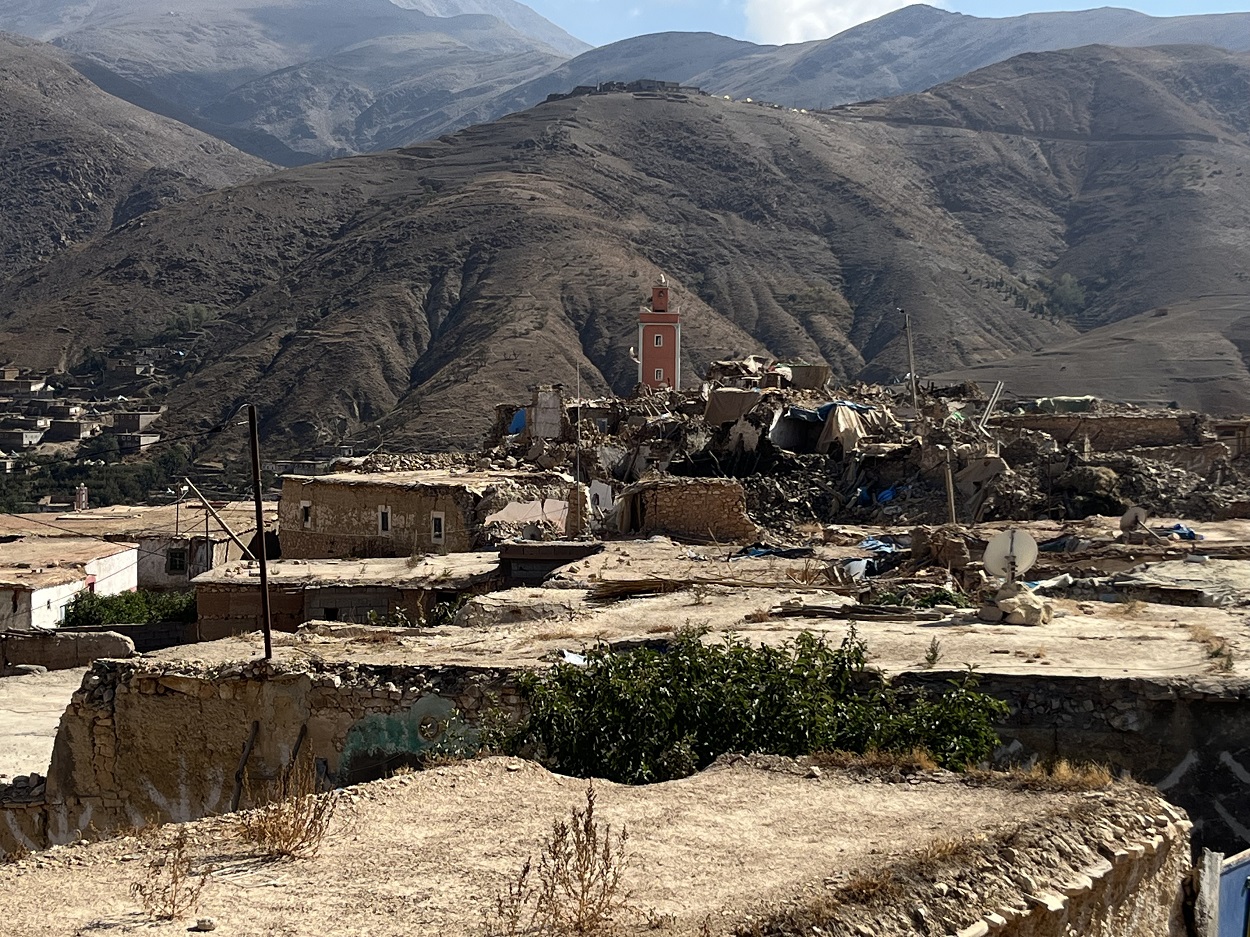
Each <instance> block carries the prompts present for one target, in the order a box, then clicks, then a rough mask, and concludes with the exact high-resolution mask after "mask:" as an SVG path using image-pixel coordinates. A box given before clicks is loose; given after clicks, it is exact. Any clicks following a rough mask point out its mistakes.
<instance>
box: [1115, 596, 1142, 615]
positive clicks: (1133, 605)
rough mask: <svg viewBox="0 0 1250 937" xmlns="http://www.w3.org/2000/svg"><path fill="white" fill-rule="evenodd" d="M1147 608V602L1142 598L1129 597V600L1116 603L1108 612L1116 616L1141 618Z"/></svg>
mask: <svg viewBox="0 0 1250 937" xmlns="http://www.w3.org/2000/svg"><path fill="white" fill-rule="evenodd" d="M1145 610H1146V603H1145V602H1143V601H1141V600H1140V599H1129V600H1128V601H1127V602H1116V603H1114V604H1113V605H1112V607H1111V609H1110V611H1108V612H1107V614H1108V615H1110V616H1113V617H1115V618H1140V617H1141V614H1142V612H1144V611H1145Z"/></svg>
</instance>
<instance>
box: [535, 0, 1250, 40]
mask: <svg viewBox="0 0 1250 937" xmlns="http://www.w3.org/2000/svg"><path fill="white" fill-rule="evenodd" d="M523 2H526V3H528V5H529V6H531V7H533V8H534V9H535V10H537V11H538V12H539V13H541V14H543V16H545V17H547V19H549V20H551V21H552V22H554V23H557V24H559V25H560V26H562V27H564V28H565V29H567V30H568V31H569V32H571V33H572V34H573V35H575V36H577V37H578V38H580V39H584V40H586V41H587V42H591V43H594V44H595V45H602V44H604V43H607V42H613V41H615V40H617V39H624V38H626V37H628V36H637V35H641V34H642V33H654V32H664V31H667V30H675V29H680V30H706V31H708V32H715V33H721V34H722V35H726V36H735V37H737V38H740V39H750V40H752V41H754V42H776V43H779V42H798V41H802V40H805V39H823V38H825V37H827V36H831V35H833V34H834V33H837V32H841V31H842V30H843V29H847V28H849V27H851V26H854V25H855V24H856V23H862V22H865V21H867V20H870V19H875V18H876V17H878V16H881V15H882V14H884V13H888V12H890V11H891V10H896V9H898V8H900V7H903V6H906V5H907V3H908V0H523ZM933 5H934V6H941V7H943V8H945V9H947V10H954V11H956V12H959V13H970V14H972V15H973V16H1015V15H1017V14H1020V13H1031V12H1037V11H1041V10H1073V9H1088V8H1089V7H1097V6H1126V7H1130V8H1131V9H1134V10H1140V11H1141V12H1142V13H1149V14H1150V15H1152V16H1180V15H1184V14H1192V13H1233V12H1244V11H1245V10H1247V9H1250V0H1238V2H1228V0H1197V2H1194V0H1134V2H1128V3H1117V2H1115V0H1101V2H1099V0H1094V2H1090V3H1088V4H1087V5H1081V4H1074V3H1071V2H1068V3H1062V2H1060V3H1055V2H1047V0H1033V2H1015V0H998V2H993V0H945V2H942V3H934V4H933Z"/></svg>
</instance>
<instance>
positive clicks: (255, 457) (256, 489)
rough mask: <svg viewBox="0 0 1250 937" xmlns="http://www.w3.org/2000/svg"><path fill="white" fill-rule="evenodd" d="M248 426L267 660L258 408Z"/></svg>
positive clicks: (270, 641) (268, 639)
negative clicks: (250, 437)
mask: <svg viewBox="0 0 1250 937" xmlns="http://www.w3.org/2000/svg"><path fill="white" fill-rule="evenodd" d="M247 425H248V428H249V429H250V430H251V436H252V497H253V498H254V500H255V501H256V545H257V546H256V559H257V561H258V562H259V563H260V617H261V626H262V628H263V629H264V632H265V660H269V659H270V658H271V657H273V635H272V633H271V632H270V620H269V568H268V565H267V564H266V558H265V553H266V550H265V506H264V504H263V503H262V502H261V500H260V495H261V490H260V434H259V432H258V431H257V429H256V406H255V404H250V403H249V404H248V405H247Z"/></svg>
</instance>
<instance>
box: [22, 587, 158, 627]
mask: <svg viewBox="0 0 1250 937" xmlns="http://www.w3.org/2000/svg"><path fill="white" fill-rule="evenodd" d="M123 578H124V577H123ZM86 588H87V581H86V579H79V580H76V581H75V582H67V583H62V584H61V585H57V586H48V587H47V588H46V589H36V590H34V591H33V592H29V593H27V601H28V602H29V606H30V620H29V622H28V624H27V627H28V628H55V627H56V626H57V625H58V624H60V622H61V619H63V618H64V617H65V607H66V606H67V605H69V603H70V602H72V601H73V600H74V596H76V595H77V594H78V593H79V592H82V591H83V590H84V589H86ZM131 588H132V589H133V588H134V586H133V585H132V586H131ZM105 594H106V595H112V594H113V593H111V592H110V593H105ZM18 627H19V628H21V625H20V624H19V625H18Z"/></svg>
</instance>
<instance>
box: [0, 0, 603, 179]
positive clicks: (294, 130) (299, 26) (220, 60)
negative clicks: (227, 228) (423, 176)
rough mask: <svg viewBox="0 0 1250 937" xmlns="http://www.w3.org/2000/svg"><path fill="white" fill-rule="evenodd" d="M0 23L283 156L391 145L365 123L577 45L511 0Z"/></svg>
mask: <svg viewBox="0 0 1250 937" xmlns="http://www.w3.org/2000/svg"><path fill="white" fill-rule="evenodd" d="M513 24H516V25H513ZM0 29H8V30H12V31H14V32H20V33H23V34H26V35H30V36H34V37H36V38H39V39H43V40H46V41H50V42H54V43H55V44H56V45H58V46H60V47H61V48H63V49H65V50H66V51H67V52H70V53H72V54H73V55H74V56H75V60H76V61H77V62H78V63H79V64H80V67H81V68H82V70H83V72H84V73H85V74H87V75H88V76H89V77H91V78H92V80H93V81H97V82H98V83H99V84H100V85H101V87H103V88H105V89H106V90H107V91H109V92H110V93H112V94H115V95H118V96H120V97H124V98H126V99H127V100H130V101H132V102H134V103H137V104H139V105H140V106H143V107H147V108H150V109H153V110H155V111H157V112H158V113H161V114H165V115H167V116H171V117H174V118H176V119H178V120H181V121H183V122H185V123H188V124H191V125H192V126H196V127H199V128H201V129H204V130H206V131H208V132H210V133H214V134H216V135H218V136H221V137H222V138H223V139H226V140H229V141H230V142H232V143H235V144H236V145H238V146H241V147H245V148H247V149H249V151H251V152H254V153H258V154H261V155H263V156H265V157H266V158H269V159H273V160H279V161H281V162H283V163H285V164H287V165H296V164H298V163H300V162H309V161H312V160H313V159H317V158H324V157H327V156H332V155H336V154H341V153H343V152H357V151H360V150H367V149H374V148H380V147H384V146H388V145H391V140H390V138H389V136H388V135H387V133H386V132H385V130H383V131H381V132H378V131H377V128H378V127H379V126H380V125H383V124H387V123H388V122H390V121H402V120H404V119H405V117H406V116H407V115H409V114H410V112H411V111H412V110H413V109H414V108H416V109H417V110H419V112H420V114H421V115H422V116H424V117H426V118H427V119H428V117H429V115H430V114H432V113H439V114H442V115H443V117H442V122H443V123H447V122H451V123H455V124H456V125H457V126H464V125H465V124H468V123H471V122H473V120H474V119H476V115H475V114H474V113H472V109H473V100H474V99H475V98H477V97H482V96H485V95H489V94H491V93H495V92H498V91H500V90H502V89H503V88H505V87H510V86H512V85H515V84H516V83H517V82H518V81H523V80H526V79H528V78H530V77H532V76H535V75H537V74H541V73H542V72H543V71H546V70H548V69H550V68H552V67H554V66H555V65H556V64H558V63H559V62H561V61H563V60H564V59H565V58H567V57H568V56H569V55H574V54H577V53H578V52H582V51H584V50H586V49H587V48H589V47H588V46H587V45H586V44H585V43H583V42H580V41H579V40H577V39H574V38H573V37H572V36H569V35H568V34H567V33H565V32H563V31H562V30H560V29H559V28H558V27H556V26H554V25H553V24H551V23H549V22H548V21H546V20H544V19H543V18H542V17H540V16H538V14H536V13H534V12H533V11H532V10H530V9H529V8H528V7H525V6H523V5H521V4H519V3H515V2H512V0H407V2H404V3H402V4H396V3H392V2H390V0H352V2H350V3H347V2H343V0H199V2H196V3H194V4H190V5H186V4H184V5H181V6H178V7H177V8H172V7H171V5H170V4H169V3H167V2H164V0H87V2H79V0H38V2H34V0H0ZM461 97H467V99H468V100H467V101H466V102H464V103H459V102H458V99H459V98H461ZM379 115H384V116H381V117H380V116H379ZM421 133H422V131H421V130H420V129H419V128H418V129H416V130H415V131H414V132H413V135H416V136H419V135H421ZM413 135H409V136H406V137H405V142H406V140H411V139H413Z"/></svg>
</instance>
